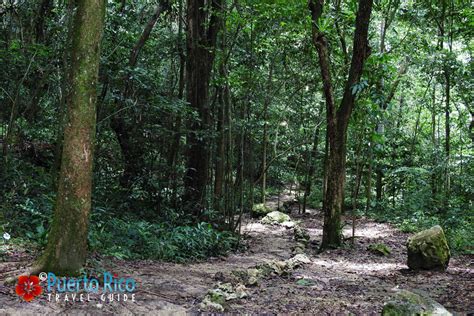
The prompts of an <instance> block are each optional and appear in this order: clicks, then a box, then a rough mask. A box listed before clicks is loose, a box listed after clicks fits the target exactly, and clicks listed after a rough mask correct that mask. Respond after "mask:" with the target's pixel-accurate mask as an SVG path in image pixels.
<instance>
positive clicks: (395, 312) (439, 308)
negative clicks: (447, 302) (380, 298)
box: [382, 290, 451, 316]
mask: <svg viewBox="0 0 474 316" xmlns="http://www.w3.org/2000/svg"><path fill="white" fill-rule="evenodd" d="M382 315H383V316H401V315H446V316H448V315H451V313H450V312H448V311H447V310H446V309H445V308H444V306H443V305H441V304H439V303H438V302H436V301H435V300H433V299H432V298H430V297H429V296H428V295H427V294H426V293H423V292H417V293H414V292H410V291H407V290H396V293H395V295H394V296H393V298H392V299H391V300H390V301H389V302H388V303H386V304H385V305H384V307H383V310H382Z"/></svg>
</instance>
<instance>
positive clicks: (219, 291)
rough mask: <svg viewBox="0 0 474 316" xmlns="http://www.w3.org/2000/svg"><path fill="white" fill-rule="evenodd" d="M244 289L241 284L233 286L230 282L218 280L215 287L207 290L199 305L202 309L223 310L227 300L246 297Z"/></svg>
mask: <svg viewBox="0 0 474 316" xmlns="http://www.w3.org/2000/svg"><path fill="white" fill-rule="evenodd" d="M246 290H247V288H246V287H245V285H243V284H237V285H236V286H235V287H234V286H233V285H232V284H231V283H220V282H218V283H217V286H216V288H214V289H211V290H209V291H208V292H207V294H206V296H205V297H204V299H203V301H202V302H201V304H200V306H199V307H200V308H201V309H202V310H215V311H219V312H223V311H224V310H225V307H226V304H227V303H226V302H227V301H230V300H235V299H241V298H246V297H248V296H249V294H248V293H247V292H246Z"/></svg>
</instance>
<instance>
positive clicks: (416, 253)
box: [407, 225, 451, 271]
mask: <svg viewBox="0 0 474 316" xmlns="http://www.w3.org/2000/svg"><path fill="white" fill-rule="evenodd" d="M407 248H408V261H407V265H408V267H409V268H410V269H413V270H420V269H424V270H442V271H444V270H446V268H447V267H448V264H449V258H450V256H451V254H450V252H449V247H448V242H447V241H446V237H445V236H444V232H443V229H442V228H441V227H440V226H438V225H437V226H434V227H432V228H430V229H427V230H424V231H421V232H419V233H418V234H416V235H414V236H411V237H409V238H408V240H407Z"/></svg>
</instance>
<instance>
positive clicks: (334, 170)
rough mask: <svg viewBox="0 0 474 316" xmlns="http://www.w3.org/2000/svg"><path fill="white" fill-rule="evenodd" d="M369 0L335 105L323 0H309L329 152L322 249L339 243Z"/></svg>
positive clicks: (364, 3)
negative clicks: (349, 134) (322, 19)
mask: <svg viewBox="0 0 474 316" xmlns="http://www.w3.org/2000/svg"><path fill="white" fill-rule="evenodd" d="M372 2H373V1H372V0H360V1H359V9H358V12H357V18H356V28H355V32H354V40H353V47H354V48H353V53H352V61H351V67H350V70H349V75H348V78H347V81H346V84H345V88H344V94H343V98H342V101H341V105H340V106H339V108H338V109H336V106H335V101H334V95H333V88H332V80H331V71H330V62H329V51H328V43H327V40H326V37H325V36H324V34H323V33H322V32H320V30H319V27H318V22H319V19H320V17H321V15H322V12H323V6H324V1H323V0H319V1H315V0H310V1H309V8H310V10H311V17H312V21H313V28H312V31H313V38H312V39H313V43H314V45H315V47H316V50H317V52H318V56H319V67H320V69H321V76H322V80H323V93H324V97H325V99H326V117H327V135H328V139H329V143H328V144H329V156H328V162H327V170H326V172H327V174H328V183H327V188H326V194H325V199H324V202H323V210H324V226H323V240H322V243H321V249H327V248H330V247H338V246H340V245H341V244H342V233H341V228H342V227H341V212H342V205H343V201H344V185H345V175H346V138H347V127H348V124H349V119H350V116H351V114H352V110H353V108H354V102H355V97H356V96H355V95H354V94H353V93H352V87H353V86H354V85H355V84H357V83H358V82H359V80H360V77H361V75H362V70H363V67H364V62H365V60H366V58H367V57H368V55H369V54H370V49H369V46H368V41H367V37H368V28H369V21H370V15H371V12H372Z"/></svg>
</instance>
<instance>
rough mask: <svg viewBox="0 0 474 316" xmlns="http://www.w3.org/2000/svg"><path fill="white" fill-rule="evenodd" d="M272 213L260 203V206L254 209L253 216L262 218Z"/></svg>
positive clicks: (255, 205) (255, 206)
mask: <svg viewBox="0 0 474 316" xmlns="http://www.w3.org/2000/svg"><path fill="white" fill-rule="evenodd" d="M270 212H271V209H270V208H268V207H267V206H266V205H265V204H263V203H260V204H254V206H253V207H252V216H253V217H256V218H258V217H262V216H265V215H267V214H268V213H270Z"/></svg>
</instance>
